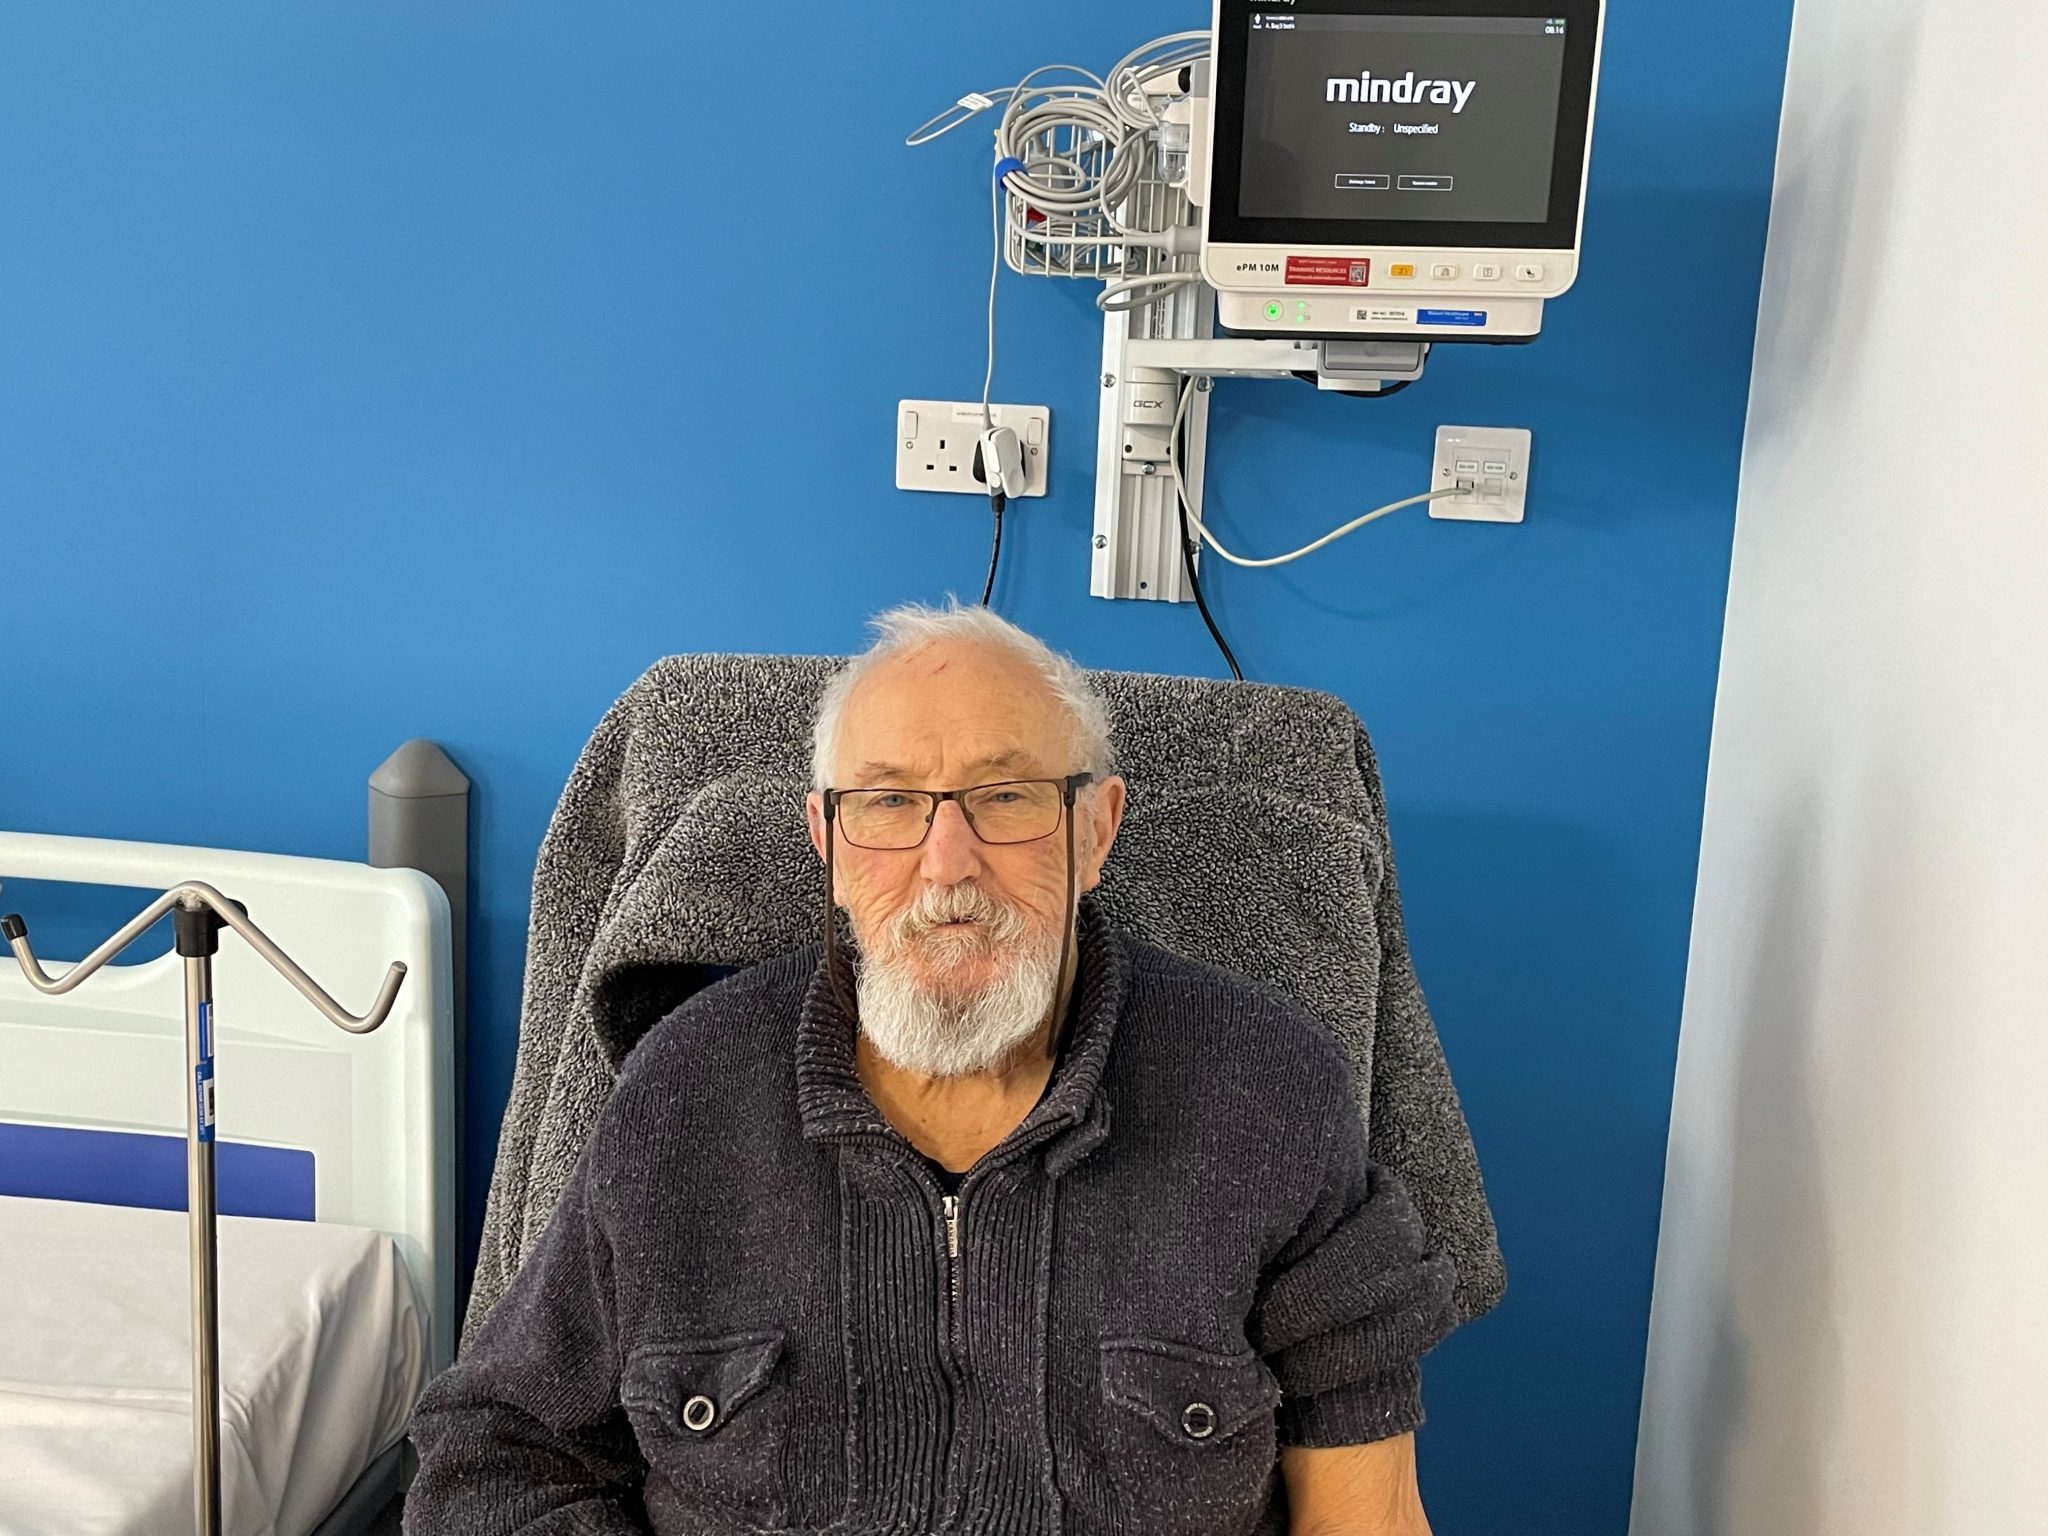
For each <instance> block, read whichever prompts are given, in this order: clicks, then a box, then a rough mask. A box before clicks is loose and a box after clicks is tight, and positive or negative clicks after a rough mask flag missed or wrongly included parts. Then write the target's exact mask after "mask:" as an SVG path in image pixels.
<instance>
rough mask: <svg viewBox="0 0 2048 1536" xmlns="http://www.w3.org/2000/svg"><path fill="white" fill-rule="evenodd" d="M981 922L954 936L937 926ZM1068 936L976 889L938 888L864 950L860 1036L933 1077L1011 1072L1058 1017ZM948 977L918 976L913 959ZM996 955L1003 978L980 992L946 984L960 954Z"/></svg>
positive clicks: (904, 1066) (994, 977)
mask: <svg viewBox="0 0 2048 1536" xmlns="http://www.w3.org/2000/svg"><path fill="white" fill-rule="evenodd" d="M955 917H973V918H974V919H976V922H975V926H974V927H973V928H971V929H968V930H966V931H964V932H962V933H960V934H957V935H956V934H952V933H949V932H947V931H945V930H944V929H941V928H939V927H938V926H937V925H938V924H940V923H943V922H944V921H946V920H947V919H949V918H955ZM1060 947H1061V946H1060V934H1059V933H1058V932H1057V931H1056V930H1055V931H1052V932H1049V933H1048V932H1041V931H1037V930H1036V928H1035V925H1032V924H1029V923H1028V922H1027V921H1026V920H1025V919H1024V918H1022V917H1021V916H1019V915H1018V914H1017V913H1016V912H1014V911H1012V910H1010V909H1009V908H1007V907H1005V906H1003V905H1001V904H1000V903H998V902H995V901H992V900H990V899H989V898H988V897H987V896H985V895H983V894H982V893H981V892H980V891H978V890H975V889H974V888H973V887H971V886H970V887H954V888H950V889H949V888H945V887H938V886H934V887H930V888H928V889H927V890H926V891H925V892H924V894H923V895H922V896H920V897H919V898H918V900H917V901H916V902H914V903H913V904H912V905H911V906H910V907H909V908H908V909H907V910H906V911H905V912H903V913H902V914H901V915H900V916H899V917H898V918H897V919H895V921H893V922H892V923H890V924H889V925H888V928H887V932H886V936H884V937H882V939H881V942H880V943H878V944H876V945H875V946H873V947H872V948H870V947H869V946H868V945H866V944H865V943H864V944H863V945H862V947H861V959H860V970H859V977H858V995H859V999H860V1029H861V1033H862V1034H864V1035H866V1036H867V1038H868V1041H869V1043H870V1044H872V1045H873V1046H874V1048H875V1049H876V1050H877V1051H879V1052H880V1053H881V1055H882V1057H883V1059H884V1060H886V1061H888V1062H890V1063H891V1064H892V1065H894V1066H897V1067H899V1068H901V1069H903V1070H904V1071H906V1072H917V1073H921V1074H923V1075H925V1076H928V1077H965V1076H968V1075H970V1074H972V1073H976V1072H987V1071H991V1070H993V1069H995V1068H997V1067H1000V1066H1002V1065H1003V1064H1004V1063H1005V1062H1006V1061H1007V1059H1008V1058H1009V1056H1010V1055H1011V1053H1012V1052H1014V1051H1015V1050H1016V1049H1017V1047H1018V1046H1020V1045H1022V1044H1023V1043H1024V1042H1025V1041H1027V1040H1029V1039H1030V1038H1031V1035H1032V1033H1033V1032H1034V1031H1035V1030H1037V1029H1038V1027H1039V1026H1040V1025H1041V1024H1043V1023H1044V1022H1045V1019H1046V1015H1047V1014H1048V1013H1050V1012H1051V1010H1052V1005H1053V994H1054V988H1055V987H1056V986H1057V985H1058V982H1059V965H1060ZM912 948H915V949H916V950H917V951H918V953H919V955H920V956H921V957H922V959H923V963H924V969H925V970H926V971H927V972H928V973H929V972H932V971H936V972H938V973H939V976H940V978H941V979H940V980H939V981H938V982H936V983H933V982H929V981H926V980H924V979H922V978H920V976H919V975H918V972H917V968H916V967H915V966H914V965H913V964H912V962H911V960H910V957H909V952H910V950H911V949H912ZM989 952H994V953H995V954H996V955H997V957H998V958H997V961H996V966H995V970H994V974H993V975H992V976H991V977H990V978H989V980H988V981H987V983H985V984H983V985H980V986H976V987H973V988H961V987H958V986H949V985H947V984H946V982H945V980H944V979H943V978H944V977H945V976H946V974H947V973H948V972H950V971H951V969H952V966H951V964H950V963H949V962H950V961H951V960H952V959H953V958H954V957H956V956H957V957H958V958H960V959H978V958H980V957H981V956H983V955H985V954H987V953H989Z"/></svg>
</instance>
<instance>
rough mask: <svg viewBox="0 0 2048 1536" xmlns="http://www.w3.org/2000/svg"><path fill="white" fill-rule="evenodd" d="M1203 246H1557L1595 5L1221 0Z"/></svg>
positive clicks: (1587, 86)
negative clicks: (1206, 240) (1210, 243)
mask: <svg viewBox="0 0 2048 1536" xmlns="http://www.w3.org/2000/svg"><path fill="white" fill-rule="evenodd" d="M1217 9H1218V17H1217V31H1216V44H1215V57H1214V64H1213V72H1212V85H1211V97H1212V105H1211V131H1212V134H1213V136H1214V139H1213V145H1212V156H1213V166H1212V173H1211V177H1210V184H1209V199H1210V202H1209V207H1208V210H1207V212H1208V219H1209V235H1210V238H1212V239H1216V240H1221V241H1224V242H1226V243H1233V242H1241V243H1247V244H1252V243H1263V244H1289V245H1304V244H1327V245H1334V246H1345V245H1350V246H1392V245H1413V246H1418V247H1419V246H1431V245H1444V246H1459V245H1469V246H1496V247H1507V248H1516V249H1527V248H1544V247H1548V248H1552V249H1571V248H1573V247H1574V246H1575V245H1576V243H1577V239H1578V222H1579V200H1580V193H1581V190H1582V186H1583V181H1584V172H1585V166H1586V139H1587V135H1588V132H1589V130H1590V124H1591V114H1592V96H1593V80H1594V73H1595V62H1596V56H1597V52H1598V43H1599V31H1600V14H1601V12H1600V5H1599V0H1548V8H1546V5H1545V3H1544V0H1537V3H1535V4H1530V3H1527V0H1399V3H1394V0H1293V3H1292V4H1288V3H1285V0H1263V3H1261V0H1220V3H1219V5H1218V8H1217Z"/></svg>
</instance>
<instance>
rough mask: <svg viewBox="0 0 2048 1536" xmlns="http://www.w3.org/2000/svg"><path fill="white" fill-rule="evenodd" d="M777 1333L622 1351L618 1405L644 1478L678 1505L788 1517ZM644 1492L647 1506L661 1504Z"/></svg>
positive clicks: (769, 1518)
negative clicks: (663, 1486) (639, 1457)
mask: <svg viewBox="0 0 2048 1536" xmlns="http://www.w3.org/2000/svg"><path fill="white" fill-rule="evenodd" d="M782 1343H783V1335H782V1333H781V1332H780V1331H770V1332H762V1333H744V1334H731V1335H728V1336H726V1337H723V1338H716V1339H684V1340H659V1341H653V1342H649V1343H646V1344H642V1345H640V1346H638V1347H636V1348H635V1349H633V1350H632V1351H631V1352H630V1353H629V1354H628V1355H627V1357H626V1361H625V1366H624V1369H623V1371H622V1372H621V1374H620V1380H619V1401H620V1404H621V1405H622V1406H623V1407H624V1408H625V1410H626V1416H627V1417H628V1418H629V1419H630V1420H631V1421H632V1424H633V1433H634V1435H635V1436H636V1437H637V1438H638V1439H639V1442H640V1451H641V1454H642V1455H643V1456H645V1457H646V1459H647V1467H648V1474H649V1477H650V1479H653V1478H659V1479H660V1480H661V1481H662V1482H664V1483H666V1484H667V1485H668V1488H669V1490H670V1491H671V1492H672V1494H673V1496H674V1498H675V1500H676V1502H677V1503H678V1505H679V1506H680V1507H681V1508H682V1509H683V1510H694V1511H698V1512H700V1513H705V1514H708V1513H712V1512H717V1513H720V1514H724V1515H727V1516H730V1517H733V1518H735V1519H738V1520H741V1521H744V1522H745V1523H747V1524H749V1525H756V1526H764V1527H773V1526H779V1525H781V1524H783V1522H784V1516H785V1510H786V1501H785V1499H784V1490H783V1483H782V1453H783V1446H784V1443H785V1442H786V1441H787V1439H788V1437H789V1398H788V1390H787V1387H786V1384H785V1383H783V1382H782V1381H781V1380H780V1379H779V1378H778V1377H777V1375H776V1369H775V1368H776V1365H777V1363H778V1362H779V1361H780V1360H781V1358H782ZM657 1497H658V1496H657V1495H656V1492H655V1490H653V1489H650V1490H649V1499H650V1503H652V1502H656V1501H657Z"/></svg>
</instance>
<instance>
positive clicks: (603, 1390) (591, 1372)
mask: <svg viewBox="0 0 2048 1536" xmlns="http://www.w3.org/2000/svg"><path fill="white" fill-rule="evenodd" d="M602 1141H603V1138H602V1137H601V1136H600V1137H593V1138H592V1141H591V1144H590V1145H589V1146H588V1147H586V1148H585V1150H584V1153H583V1156H582V1157H581V1158H580V1159H579V1160H578V1162H577V1164H576V1167H575V1170H574V1172H573V1173H572V1174H571V1175H570V1179H569V1184H568V1187H567V1188H566V1189H565V1191H564V1192H563V1196H562V1199H561V1202H560V1204H558V1205H557V1206H556V1208H555V1212H554V1215H553V1217H552V1218H551V1219H550V1220H549V1223H548V1227H547V1230H546V1232H545V1233H544V1234H543V1235H542V1238H541V1240H540V1243H539V1246H537V1247H536V1248H535V1249H534V1251H533V1253H532V1254H531V1256H530V1257H529V1258H528V1259H527V1261H526V1263H525V1264H524V1265H522V1266H521V1267H520V1269H519V1272H518V1274H517V1275H516V1276H515V1277H514V1278H513V1281H512V1285H511V1288H510V1289H509V1290H508V1291H507V1292H506V1293H505V1297H504V1300H503V1301H502V1302H500V1303H499V1305H498V1307H497V1308H496V1310H494V1311H493V1312H492V1314H491V1317H490V1319H489V1321H488V1322H487V1323H485V1324H484V1326H483V1328H482V1329H481V1330H479V1332H478V1333H477V1336H476V1337H475V1338H474V1339H473V1340H472V1341H471V1342H470V1346H469V1348H468V1349H467V1350H465V1351H464V1353H463V1355H462V1357H461V1359H460V1360H458V1361H457V1362H456V1364H455V1365H454V1366H453V1367H452V1368H451V1369H450V1370H448V1371H447V1372H446V1373H445V1374H443V1375H441V1376H440V1377H438V1378H436V1379H435V1381H434V1382H433V1383H432V1384H431V1385H430V1386H429V1387H428V1388H427V1390H426V1392H425V1394H424V1395H423V1396H422V1397H421V1399H420V1403H419V1407H418V1410H417V1411H416V1412H415V1414H414V1417H413V1422H412V1439H413V1443H414V1445H415V1447H416V1448H417V1449H418V1451H419V1458H420V1466H419V1473H418V1476H417V1477H416V1478H415V1479H414V1482H413V1485H412V1488H411V1490H410V1492H409V1493H408V1494H407V1496H406V1501H405V1526H404V1528H405V1530H406V1531H407V1532H408V1533H418V1536H514V1533H516V1536H553V1533H557V1532H560V1533H568V1532H575V1533H577V1536H615V1533H617V1536H623V1533H626V1532H638V1533H644V1532H645V1531H646V1530H647V1525H646V1521H645V1516H644V1514H643V1513H642V1510H641V1503H640V1497H641V1495H640V1490H641V1486H642V1484H643V1482H644V1481H645V1478H646V1472H647V1468H646V1463H645V1462H644V1461H643V1460H642V1459H641V1457H640V1454H639V1448H638V1444H637V1442H636V1441H635V1439H634V1437H633V1432H632V1427H631V1425H630V1424H628V1423H627V1422H626V1419H625V1415H624V1411H623V1410H622V1409H621V1408H620V1406H619V1359H618V1344H617V1331H616V1313H615V1311H614V1292H613V1286H612V1273H613V1270H612V1253H611V1249H610V1246H609V1245H608V1244H607V1242H606V1241H605V1236H604V1232H603V1230H602V1224H601V1222H600V1221H599V1220H598V1218H597V1213H596V1212H595V1211H594V1210H593V1202H592V1199H591V1195H592V1184H593V1180H594V1178H595V1175H594V1174H593V1172H592V1168H593V1166H594V1165H595V1164H596V1163H597V1161H598V1159H599V1157H600V1148H601V1144H602Z"/></svg>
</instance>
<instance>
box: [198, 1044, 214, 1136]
mask: <svg viewBox="0 0 2048 1536" xmlns="http://www.w3.org/2000/svg"><path fill="white" fill-rule="evenodd" d="M194 1076H195V1077H196V1078H197V1079H198V1081H197V1083H196V1085H195V1087H194V1092H195V1093H196V1094H197V1095H198V1097H197V1100H196V1104H197V1108H198V1111H199V1114H198V1120H199V1139H200V1140H201V1141H211V1140H213V1061H212V1059H211V1058H209V1059H207V1060H205V1061H202V1062H200V1063H199V1066H198V1068H197V1069H196V1070H195V1072H194Z"/></svg>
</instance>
